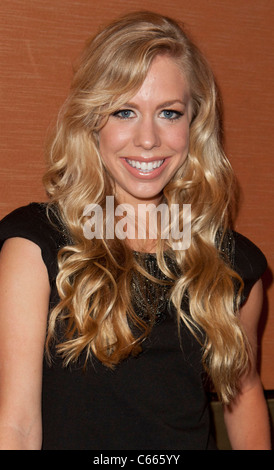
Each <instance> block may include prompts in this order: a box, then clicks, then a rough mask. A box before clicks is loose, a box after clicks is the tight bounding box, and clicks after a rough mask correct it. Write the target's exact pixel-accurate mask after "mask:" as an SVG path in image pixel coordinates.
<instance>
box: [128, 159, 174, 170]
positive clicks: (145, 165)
mask: <svg viewBox="0 0 274 470" xmlns="http://www.w3.org/2000/svg"><path fill="white" fill-rule="evenodd" d="M164 161H165V160H164V159H163V160H155V161H153V162H139V161H138V160H129V159H127V158H126V162H127V163H128V164H129V165H130V166H131V167H132V168H136V169H137V170H141V171H142V172H144V173H150V172H151V171H153V170H155V169H156V168H159V167H160V166H162V164H163V163H164Z"/></svg>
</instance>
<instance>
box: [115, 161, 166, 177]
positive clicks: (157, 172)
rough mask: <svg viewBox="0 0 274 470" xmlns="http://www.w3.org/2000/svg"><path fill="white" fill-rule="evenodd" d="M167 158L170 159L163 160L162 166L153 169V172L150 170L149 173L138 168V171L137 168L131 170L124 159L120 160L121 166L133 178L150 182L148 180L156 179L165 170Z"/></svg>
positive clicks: (131, 167)
mask: <svg viewBox="0 0 274 470" xmlns="http://www.w3.org/2000/svg"><path fill="white" fill-rule="evenodd" d="M169 158H170V157H167V158H165V160H164V162H163V163H162V165H160V166H159V167H158V168H155V169H154V170H151V171H149V172H144V171H142V170H141V169H140V168H139V169H138V168H133V166H131V165H130V164H129V163H128V162H127V161H126V159H125V158H122V159H121V160H122V163H123V165H124V166H125V168H126V169H127V171H128V172H129V173H131V174H132V175H133V176H135V177H136V178H139V179H144V180H150V179H153V178H157V176H159V175H160V174H161V173H162V171H163V170H164V169H165V167H166V166H167V164H168V160H169Z"/></svg>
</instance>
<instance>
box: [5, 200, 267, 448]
mask: <svg viewBox="0 0 274 470" xmlns="http://www.w3.org/2000/svg"><path fill="white" fill-rule="evenodd" d="M46 208H47V206H46V204H38V203H32V204H30V205H28V206H25V207H22V208H19V209H17V210H16V211H14V212H13V213H11V214H9V215H8V216H7V217H5V218H4V219H3V220H2V221H1V222H0V246H1V245H2V244H3V242H4V241H5V240H6V239H7V238H11V237H23V238H27V239H29V240H31V241H33V242H34V243H36V244H37V245H39V246H40V248H41V253H42V257H43V260H44V262H45V265H46V266H47V269H48V275H49V280H50V283H51V287H52V292H51V306H52V305H54V303H55V302H56V301H57V299H58V296H57V292H56V285H55V278H56V274H57V253H58V250H59V249H60V247H62V246H63V245H64V244H65V243H68V239H67V236H66V232H65V230H63V228H62V227H60V226H59V229H58V228H57V227H58V221H57V220H54V222H55V225H53V224H51V223H49V221H48V218H47V215H46ZM51 218H53V219H54V217H51ZM56 224H57V226H56ZM232 236H233V246H234V252H233V259H234V268H235V269H236V270H237V272H238V273H239V274H240V275H241V276H242V278H243V280H244V283H245V290H244V299H246V298H247V297H248V294H249V292H250V290H251V288H252V286H253V285H254V283H255V282H256V281H257V280H258V279H259V278H260V277H261V275H262V274H263V272H264V270H265V269H266V259H265V257H264V255H263V254H262V252H261V251H260V250H259V248H257V247H256V246H255V245H254V244H253V243H252V242H251V241H250V240H248V239H247V238H245V237H243V236H242V235H240V234H238V233H236V232H233V234H232ZM142 346H143V347H142V352H141V354H140V355H139V356H137V357H130V358H128V359H126V360H125V361H123V362H122V363H121V364H120V365H119V366H117V367H116V368H115V369H114V370H110V369H108V368H106V367H105V366H103V365H102V364H101V363H100V362H99V361H98V360H97V359H96V358H93V360H92V361H90V363H89V364H88V367H87V369H86V370H85V371H84V370H83V358H82V357H81V358H80V359H79V363H77V364H76V365H72V366H70V367H69V368H64V367H63V366H62V363H61V360H60V358H58V356H56V357H55V358H54V362H53V364H52V366H49V365H48V364H47V363H46V361H45V362H44V371H43V394H42V413H43V449H51V450H54V449H66V450H69V449H71V450H73V449H78V450H81V449H91V450H152V449H153V450H156V449H157V450H161V449H165V450H192V449H194V450H199V449H201V450H203V449H216V446H215V443H214V441H213V440H212V438H211V435H210V418H209V410H208V403H207V395H206V392H205V390H204V372H203V368H202V365H201V348H200V344H199V343H198V342H197V341H196V339H195V338H194V337H193V335H191V333H190V332H189V330H188V329H187V328H186V327H184V326H182V327H181V344H180V342H179V339H178V330H177V322H176V315H175V312H174V311H173V310H172V308H171V309H170V311H168V312H165V314H164V315H162V316H161V318H158V319H157V322H155V325H154V326H153V328H152V331H151V334H150V336H149V337H148V338H147V339H146V340H145V341H144V343H143V345H142Z"/></svg>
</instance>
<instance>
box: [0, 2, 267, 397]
mask: <svg viewBox="0 0 274 470" xmlns="http://www.w3.org/2000/svg"><path fill="white" fill-rule="evenodd" d="M136 9H150V10H153V11H156V12H160V13H163V14H168V15H170V16H173V17H174V18H177V19H179V20H181V21H183V22H184V23H185V25H186V27H187V29H188V30H189V31H191V33H192V37H193V38H194V39H195V40H196V41H197V42H198V44H199V45H200V48H201V49H202V50H203V51H204V53H205V54H206V56H207V57H208V59H209V61H210V62H211V65H212V67H213V70H214V71H215V75H216V77H217V80H218V82H219V84H220V88H221V91H222V95H223V101H224V107H225V115H224V128H225V138H226V151H227V153H228V155H229V157H230V160H231V162H232V165H233V167H234V169H235V172H236V174H237V176H238V179H239V182H240V185H241V188H242V203H241V209H240V213H239V217H238V220H237V226H236V229H237V230H238V231H241V232H242V233H243V234H245V235H246V236H248V237H249V238H251V239H252V240H253V241H254V242H255V243H257V244H258V245H259V246H260V247H261V249H262V250H263V251H264V253H265V254H266V256H267V258H268V262H269V270H268V272H267V273H266V274H265V277H264V284H265V290H266V301H265V305H264V312H263V319H262V322H261V374H262V379H263V382H264V386H265V388H266V389H274V368H273V360H274V317H273V310H274V289H273V285H272V272H273V268H274V250H273V238H274V221H273V193H274V189H273V171H274V155H273V149H274V132H273V130H274V129H273V113H274V111H273V110H274V60H273V51H274V32H273V30H274V28H273V24H274V1H273V0H229V1H226V0H208V1H207V0H173V1H172V2H167V1H166V0H147V1H144V0H138V1H135V0H1V3H0V64H1V65H0V67H1V73H0V86H1V88H0V129H1V139H0V217H1V218H2V217H3V216H4V215H5V214H7V213H8V212H10V211H11V210H12V209H14V208H16V207H18V206H20V205H24V204H27V203H29V202H30V201H41V200H45V195H44V191H43V188H42V185H41V176H42V174H43V167H44V161H43V158H44V157H43V147H44V142H45V138H46V134H47V131H48V128H49V126H50V125H52V123H54V121H55V118H56V115H57V112H58V109H59V107H60V105H61V104H62V102H63V100H64V98H65V96H66V93H67V91H68V88H69V84H70V79H71V76H72V66H73V62H74V60H75V58H76V57H77V55H78V53H79V52H80V50H81V49H82V47H83V45H84V41H85V40H86V39H87V37H88V36H90V35H91V34H92V33H94V32H95V31H97V28H98V27H99V26H101V25H102V24H104V23H106V22H108V21H109V20H110V19H112V18H114V17H116V16H117V15H119V14H121V13H125V12H128V11H131V10H136Z"/></svg>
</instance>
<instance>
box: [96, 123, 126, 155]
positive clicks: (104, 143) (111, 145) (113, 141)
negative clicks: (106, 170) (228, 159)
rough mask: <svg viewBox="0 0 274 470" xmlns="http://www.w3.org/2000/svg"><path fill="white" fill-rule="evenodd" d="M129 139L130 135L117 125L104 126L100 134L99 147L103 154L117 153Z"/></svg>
mask: <svg viewBox="0 0 274 470" xmlns="http://www.w3.org/2000/svg"><path fill="white" fill-rule="evenodd" d="M127 140H128V135H127V133H126V132H125V131H124V132H123V131H121V129H117V128H116V127H115V126H111V127H108V128H107V126H106V127H105V128H103V129H102V130H101V132H100V134H99V148H100V151H101V154H102V155H105V154H109V153H115V152H116V151H118V150H119V149H121V148H123V146H124V145H125V144H126V142H127Z"/></svg>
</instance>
